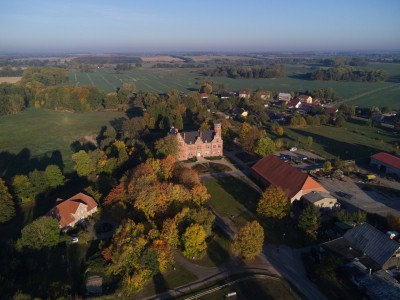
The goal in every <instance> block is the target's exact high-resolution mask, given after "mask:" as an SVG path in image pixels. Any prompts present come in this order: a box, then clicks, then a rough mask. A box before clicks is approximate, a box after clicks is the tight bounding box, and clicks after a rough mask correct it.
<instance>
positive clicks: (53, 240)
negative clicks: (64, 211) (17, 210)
mask: <svg viewBox="0 0 400 300" xmlns="http://www.w3.org/2000/svg"><path fill="white" fill-rule="evenodd" d="M59 242H60V228H59V226H58V221H57V220H56V219H54V218H52V217H40V218H39V219H36V220H35V221H33V222H32V223H30V224H28V225H26V226H25V227H24V228H23V229H22V231H21V238H20V239H19V240H18V241H17V248H18V249H23V248H27V249H32V250H40V249H42V248H45V247H53V246H56V245H57V244H58V243H59Z"/></svg>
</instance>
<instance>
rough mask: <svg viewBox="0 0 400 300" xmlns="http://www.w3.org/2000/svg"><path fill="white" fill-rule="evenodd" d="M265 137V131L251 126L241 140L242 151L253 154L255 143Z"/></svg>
mask: <svg viewBox="0 0 400 300" xmlns="http://www.w3.org/2000/svg"><path fill="white" fill-rule="evenodd" d="M264 137H265V131H264V130H261V129H259V128H257V127H256V126H251V127H250V129H249V130H248V132H247V134H246V135H245V136H244V138H243V140H242V139H241V143H242V147H243V149H244V150H246V151H249V152H253V151H254V148H255V147H256V143H257V141H258V140H259V139H261V138H264Z"/></svg>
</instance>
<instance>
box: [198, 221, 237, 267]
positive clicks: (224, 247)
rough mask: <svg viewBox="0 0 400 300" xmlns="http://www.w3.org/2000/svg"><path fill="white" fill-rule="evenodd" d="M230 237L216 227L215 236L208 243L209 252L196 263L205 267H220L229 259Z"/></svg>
mask: <svg viewBox="0 0 400 300" xmlns="http://www.w3.org/2000/svg"><path fill="white" fill-rule="evenodd" d="M229 245H230V240H229V237H228V236H227V235H226V234H224V233H223V232H221V231H220V230H219V229H218V228H216V229H214V236H213V237H212V239H211V240H210V241H208V243H207V252H206V254H205V255H204V257H202V258H201V259H199V260H196V262H195V263H196V264H198V265H201V266H205V267H218V266H220V265H221V264H223V263H224V262H226V261H227V260H228V259H229Z"/></svg>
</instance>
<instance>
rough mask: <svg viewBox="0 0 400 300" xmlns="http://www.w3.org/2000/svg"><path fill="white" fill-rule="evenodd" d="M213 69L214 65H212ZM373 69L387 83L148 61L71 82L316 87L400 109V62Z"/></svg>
mask: <svg viewBox="0 0 400 300" xmlns="http://www.w3.org/2000/svg"><path fill="white" fill-rule="evenodd" d="M210 68H211V67H210ZM367 68H369V69H383V70H385V71H386V72H387V74H388V77H389V78H388V81H386V82H337V81H311V80H306V79H302V78H301V76H299V77H298V76H296V75H301V74H304V73H306V72H311V71H312V67H311V66H307V65H286V66H285V69H286V72H287V74H288V76H286V77H283V78H275V79H232V78H225V77H205V76H203V75H201V74H200V70H199V69H178V68H175V69H173V68H171V69H167V68H165V69H164V68H162V69H155V68H151V67H150V65H149V64H145V66H144V67H142V68H135V69H134V70H132V71H130V72H126V73H116V72H115V71H114V70H112V69H106V68H98V69H95V71H94V72H93V73H81V72H75V71H71V72H70V73H69V80H70V84H73V85H79V86H84V85H90V86H96V87H98V88H100V89H102V90H104V91H106V92H114V91H116V89H117V88H118V87H120V86H121V85H122V84H123V83H132V82H134V83H135V85H136V88H137V90H142V91H154V92H157V93H165V92H168V91H170V90H171V89H177V90H180V91H182V92H188V91H192V90H198V89H199V88H200V86H201V82H202V81H206V80H207V81H211V82H213V86H214V89H215V90H217V89H218V86H219V85H220V84H223V85H224V86H225V89H226V90H232V91H237V90H240V89H245V88H249V89H252V90H255V89H258V88H260V89H265V90H273V91H281V92H291V91H306V90H310V91H312V90H316V89H320V88H333V89H334V90H335V91H336V94H337V96H339V97H341V98H343V102H347V103H348V104H351V105H358V106H372V105H376V106H388V107H391V108H394V109H399V108H400V83H399V81H400V79H399V78H400V64H394V63H371V64H370V65H368V67H367Z"/></svg>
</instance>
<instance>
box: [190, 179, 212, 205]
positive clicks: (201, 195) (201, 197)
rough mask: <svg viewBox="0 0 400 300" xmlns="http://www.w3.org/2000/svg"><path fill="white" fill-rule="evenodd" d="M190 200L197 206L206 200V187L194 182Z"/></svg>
mask: <svg viewBox="0 0 400 300" xmlns="http://www.w3.org/2000/svg"><path fill="white" fill-rule="evenodd" d="M190 193H191V195H192V200H193V202H194V203H195V204H196V205H197V206H201V205H203V204H204V203H205V202H206V201H207V200H209V199H210V197H211V196H210V194H209V193H208V192H207V188H206V187H205V186H204V185H201V184H196V185H195V186H194V187H193V188H192V189H191V190H190Z"/></svg>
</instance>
